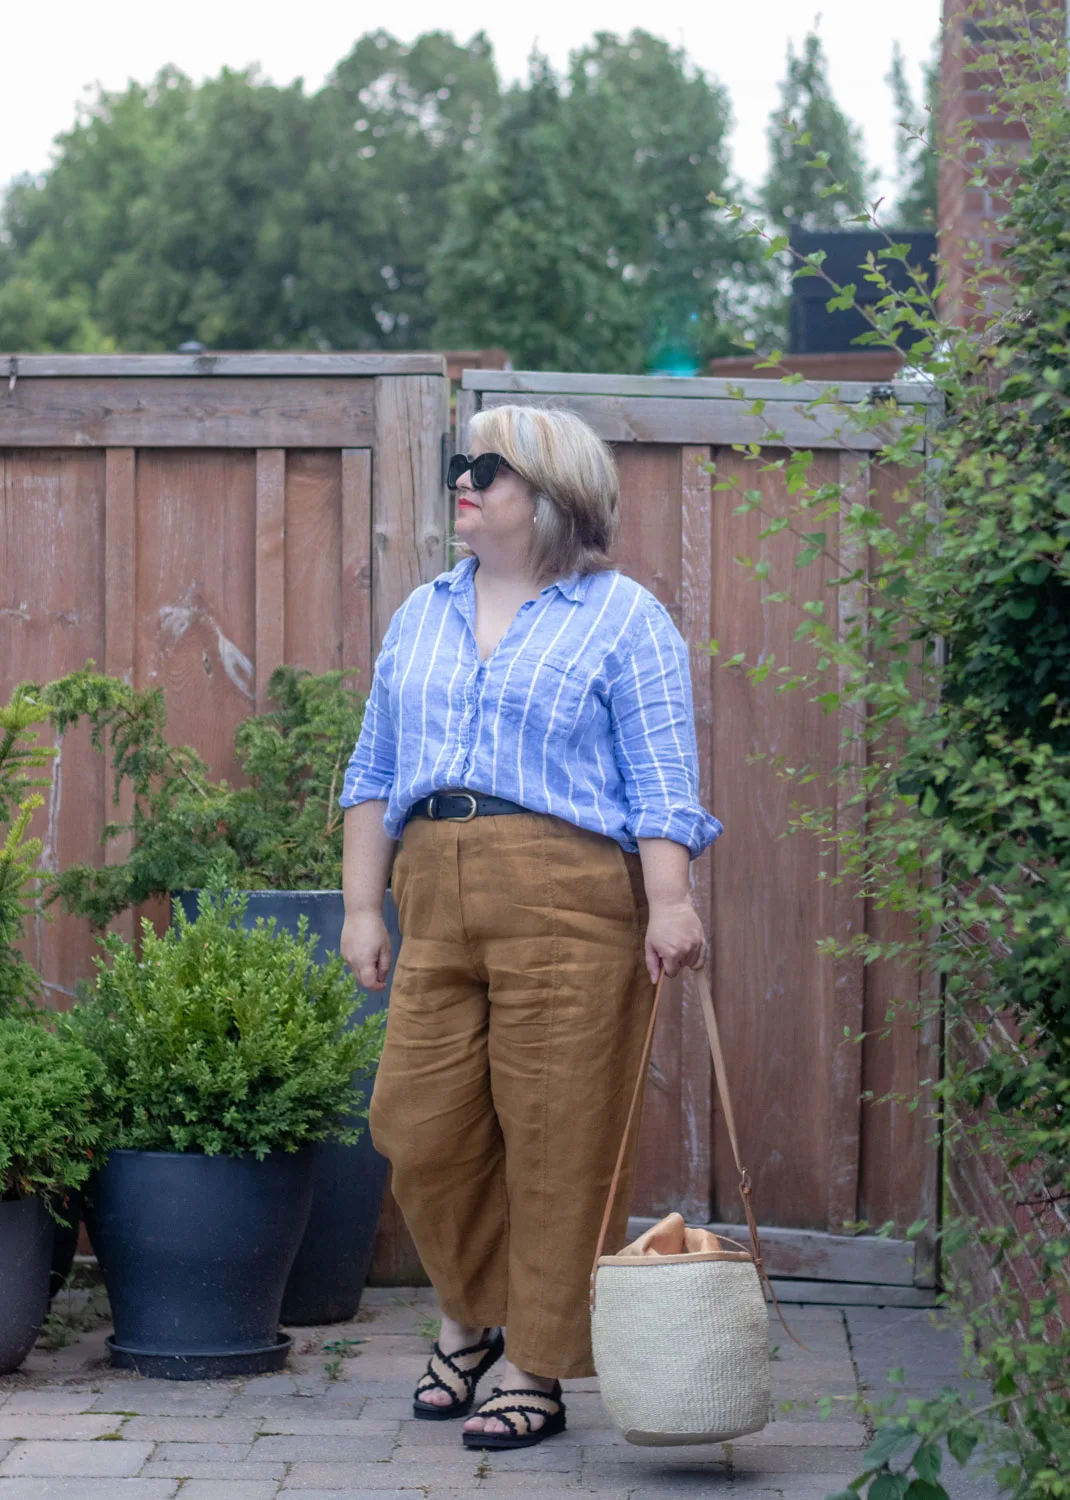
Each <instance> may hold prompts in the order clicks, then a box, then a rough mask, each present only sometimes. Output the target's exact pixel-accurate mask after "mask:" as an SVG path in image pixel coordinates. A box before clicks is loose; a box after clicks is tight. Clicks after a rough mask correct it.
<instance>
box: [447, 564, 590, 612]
mask: <svg viewBox="0 0 1070 1500" xmlns="http://www.w3.org/2000/svg"><path fill="white" fill-rule="evenodd" d="M475 570H476V559H475V558H474V557H462V558H461V560H460V562H459V563H458V564H457V566H456V567H455V568H451V569H450V571H449V572H448V573H440V574H439V575H438V577H437V578H436V579H435V580H434V582H435V586H436V587H437V588H448V589H449V591H450V593H451V594H461V593H464V592H465V591H466V590H467V589H468V588H469V587H470V585H471V582H472V575H473V574H474V573H475ZM590 584H591V580H590V575H589V574H582V573H568V574H566V576H565V577H564V578H558V579H556V580H555V581H554V582H553V583H550V584H547V586H546V588H544V589H543V590H542V593H544V594H545V593H547V592H548V591H549V590H550V589H557V591H558V593H559V594H561V595H563V596H564V598H566V599H567V600H568V601H569V603H570V604H582V603H583V602H584V600H585V599H586V598H587V590H588V589H589V588H590Z"/></svg>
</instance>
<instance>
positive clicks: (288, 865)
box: [36, 664, 365, 927]
mask: <svg viewBox="0 0 1070 1500" xmlns="http://www.w3.org/2000/svg"><path fill="white" fill-rule="evenodd" d="M90 665H91V664H90ZM345 679H346V674H345V673H344V672H325V673H322V674H321V675H319V676H316V675H314V674H313V673H311V672H306V671H303V670H301V669H299V668H296V667H279V668H278V669H277V670H276V671H275V672H274V673H273V674H272V677H271V681H270V683H269V686H268V691H269V695H270V697H271V700H272V702H273V703H274V704H275V705H276V706H275V707H274V708H273V709H272V710H271V711H270V712H268V713H264V714H254V715H251V716H250V717H249V718H248V719H245V720H243V721H242V723H241V724H239V725H238V729H237V732H236V734H235V751H236V754H237V759H238V763H239V765H240V766H241V769H242V772H243V775H244V777H245V780H246V784H245V785H244V786H240V787H234V786H231V785H229V783H227V782H226V781H218V782H217V781H213V780H212V779H211V776H210V775H209V772H208V767H207V766H206V765H205V763H204V762H203V761H202V760H201V758H200V756H198V755H197V753H196V751H194V750H192V749H190V748H189V746H186V745H173V744H171V743H170V741H169V740H168V738H167V710H166V707H165V705H164V699H163V694H162V692H160V691H159V690H158V689H155V690H149V691H146V692H140V691H138V690H137V689H136V688H132V687H130V686H129V685H128V684H127V683H125V682H122V681H121V680H120V679H119V678H115V677H105V676H102V675H101V674H99V673H97V672H94V671H92V670H90V668H87V669H86V670H85V671H82V672H73V673H71V674H70V676H68V677H63V678H60V679H59V680H58V681H56V682H51V683H48V684H47V685H45V686H43V687H40V688H38V689H37V690H36V691H37V692H39V693H40V696H41V699H42V701H43V702H44V703H45V704H46V705H47V706H48V709H49V711H50V713H51V715H52V718H53V722H54V723H55V726H56V728H57V730H58V731H59V732H60V733H64V732H65V731H66V730H67V729H69V728H70V727H71V726H72V725H74V724H76V723H77V722H79V721H80V720H84V721H85V722H86V723H88V724H89V727H90V733H91V737H92V742H93V744H94V746H95V747H96V748H97V749H98V750H99V751H101V753H104V754H108V755H109V757H110V760H111V764H112V773H113V779H114V801H115V804H116V805H118V802H119V791H120V788H121V786H123V785H124V784H126V785H128V786H129V787H130V788H131V790H132V791H133V794H134V811H133V816H132V818H131V821H130V822H129V823H111V824H109V825H108V826H107V827H106V828H105V830H104V835H103V838H104V842H105V843H109V842H111V841H113V840H114V839H115V838H117V837H119V836H120V835H124V834H127V833H131V834H132V835H133V847H132V849H131V851H130V853H129V855H127V856H126V857H125V858H124V859H122V860H117V861H114V862H112V863H110V864H107V865H105V866H103V867H102V868H94V867H93V866H91V865H73V866H71V868H70V869H67V870H64V871H63V872H62V873H61V874H60V875H59V876H58V878H57V880H56V882H55V886H54V890H53V896H54V898H56V897H58V898H59V899H60V900H61V901H62V903H63V906H64V908H65V910H67V911H70V912H74V913H75V914H76V915H78V916H83V917H88V918H89V919H90V921H91V922H93V923H94V924H95V925H97V926H99V927H103V926H105V925H106V924H107V923H108V922H110V921H111V920H112V918H113V917H115V916H117V915H118V914H119V912H122V911H125V910H127V909H128V908H130V907H132V906H136V905H138V904H139V903H140V902H142V901H146V900H148V899H149V898H150V897H152V896H159V895H166V894H169V893H170V892H172V891H180V890H192V889H196V888H199V887H201V886H203V885H205V884H207V883H208V882H209V880H210V879H212V878H215V879H222V880H223V881H224V882H225V883H226V884H227V885H230V886H232V887H235V888H238V889H245V890H264V889H269V890H337V889H339V888H340V887H341V884H342V809H341V808H340V807H339V805H338V794H339V792H340V791H341V789H342V778H343V776H344V773H345V767H346V763H347V762H348V760H349V757H350V755H351V754H352V751H353V746H354V744H355V743H356V740H357V736H358V734H359V733H360V726H361V722H362V720H363V717H364V702H365V700H364V698H363V697H362V695H361V694H359V693H357V692H354V691H353V690H352V689H351V688H347V687H346V686H345Z"/></svg>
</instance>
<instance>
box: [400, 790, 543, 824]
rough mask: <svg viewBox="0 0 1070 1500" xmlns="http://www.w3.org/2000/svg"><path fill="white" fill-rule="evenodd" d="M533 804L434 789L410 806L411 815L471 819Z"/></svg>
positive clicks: (521, 810)
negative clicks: (428, 795) (525, 804)
mask: <svg viewBox="0 0 1070 1500" xmlns="http://www.w3.org/2000/svg"><path fill="white" fill-rule="evenodd" d="M530 811H531V808H530V807H521V806H520V803H519V802H507V801H506V800H505V798H504V797H488V796H486V795H484V793H483V792H433V793H432V794H431V796H430V797H423V798H421V800H420V801H419V802H414V803H413V805H412V806H411V807H410V808H409V817H410V818H430V819H431V821H432V823H440V822H441V823H470V822H471V821H472V819H473V818H486V817H491V818H495V817H498V816H499V815H500V814H502V813H526V812H530Z"/></svg>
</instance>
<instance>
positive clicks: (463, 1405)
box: [412, 1328, 505, 1422]
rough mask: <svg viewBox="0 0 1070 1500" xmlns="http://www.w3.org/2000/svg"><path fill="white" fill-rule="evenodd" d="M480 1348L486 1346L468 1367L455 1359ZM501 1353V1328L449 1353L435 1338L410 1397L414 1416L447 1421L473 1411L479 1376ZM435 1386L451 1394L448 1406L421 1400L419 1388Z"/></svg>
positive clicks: (502, 1345) (503, 1343)
mask: <svg viewBox="0 0 1070 1500" xmlns="http://www.w3.org/2000/svg"><path fill="white" fill-rule="evenodd" d="M485 1332H486V1333H489V1332H490V1330H489V1329H486V1330H485ZM480 1349H485V1350H486V1353H485V1354H484V1355H483V1358H482V1359H480V1360H479V1361H477V1363H476V1364H474V1365H472V1366H471V1367H470V1368H469V1369H465V1368H463V1367H462V1366H461V1365H460V1364H458V1360H461V1359H463V1358H464V1356H465V1355H466V1354H477V1353H478V1352H479V1350H480ZM504 1352H505V1340H504V1339H503V1338H502V1331H501V1329H500V1328H499V1329H497V1330H496V1332H495V1334H494V1337H493V1338H482V1339H480V1341H479V1343H478V1344H469V1345H468V1347H467V1349H456V1350H454V1352H453V1353H452V1354H443V1352H442V1350H441V1349H440V1348H439V1346H438V1341H437V1340H436V1342H435V1345H434V1348H433V1349H432V1350H431V1358H430V1359H429V1360H428V1361H427V1369H426V1370H425V1372H424V1374H423V1375H422V1376H421V1377H420V1381H419V1384H418V1385H417V1387H416V1392H415V1394H414V1396H413V1402H412V1414H413V1416H414V1417H419V1418H420V1419H421V1421H424V1422H448V1421H450V1420H451V1419H452V1418H454V1417H466V1416H467V1415H468V1413H469V1412H470V1411H471V1410H472V1398H473V1397H474V1396H475V1393H476V1386H477V1384H478V1383H479V1380H480V1378H481V1376H483V1375H485V1374H486V1372H487V1371H488V1370H489V1369H490V1367H491V1365H493V1364H495V1363H496V1362H497V1361H498V1360H499V1359H501V1357H502V1354H503V1353H504ZM436 1387H437V1388H438V1389H439V1390H440V1391H445V1392H446V1395H447V1396H449V1397H451V1400H450V1403H449V1405H448V1406H433V1405H432V1404H431V1402H430V1401H421V1400H420V1392H421V1391H432V1390H434V1389H435V1388H436ZM462 1392H463V1394H462Z"/></svg>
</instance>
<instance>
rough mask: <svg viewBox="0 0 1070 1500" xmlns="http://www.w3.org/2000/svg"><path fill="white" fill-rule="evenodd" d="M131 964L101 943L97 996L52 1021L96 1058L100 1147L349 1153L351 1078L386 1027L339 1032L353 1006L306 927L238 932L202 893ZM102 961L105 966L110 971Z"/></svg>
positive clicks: (377, 1024)
mask: <svg viewBox="0 0 1070 1500" xmlns="http://www.w3.org/2000/svg"><path fill="white" fill-rule="evenodd" d="M200 900H201V904H200V910H199V913H198V916H197V920H196V921H194V922H191V921H189V920H188V919H187V918H186V916H185V915H184V913H183V912H182V910H181V908H178V907H176V910H175V919H174V924H173V925H172V926H171V927H170V928H169V929H168V930H167V932H166V933H165V934H164V935H163V937H157V935H156V933H155V931H154V930H153V928H152V925H151V923H149V922H144V923H143V924H142V932H141V955H140V957H139V956H138V954H137V952H136V951H135V950H134V948H133V947H132V946H131V945H130V944H129V943H126V942H124V941H123V940H122V939H121V938H119V937H116V936H111V937H108V938H105V939H102V947H103V949H104V953H105V955H106V957H105V956H101V957H100V958H98V959H97V960H96V963H97V971H98V972H97V979H96V985H95V988H94V989H93V990H91V991H89V992H88V993H87V994H85V995H84V996H83V998H82V1000H81V1002H80V1003H79V1004H78V1005H76V1006H75V1007H74V1009H73V1011H72V1012H71V1013H70V1016H69V1017H68V1018H65V1019H64V1021H63V1022H62V1024H63V1026H64V1029H65V1031H66V1033H67V1034H68V1035H70V1036H72V1037H75V1038H77V1039H78V1041H79V1042H80V1043H82V1044H84V1046H85V1047H87V1048H88V1049H89V1050H90V1051H91V1052H92V1053H93V1054H94V1055H95V1056H96V1057H97V1058H98V1059H99V1060H100V1064H101V1076H100V1078H99V1081H98V1083H97V1086H96V1088H95V1091H94V1100H95V1107H96V1110H97V1111H98V1113H99V1116H100V1119H101V1121H102V1134H103V1140H104V1142H105V1144H106V1146H107V1147H108V1149H122V1150H132V1151H203V1152H204V1153H206V1154H207V1155H210V1156H214V1155H218V1154H224V1155H228V1156H243V1155H247V1154H252V1155H253V1156H256V1157H257V1158H258V1159H259V1158H262V1157H264V1156H266V1155H267V1154H268V1152H270V1151H296V1150H297V1149H298V1148H299V1147H301V1146H303V1145H305V1144H306V1143H307V1142H310V1141H318V1140H324V1139H326V1138H327V1137H335V1138H337V1139H338V1140H342V1141H353V1140H355V1139H356V1137H357V1131H356V1129H354V1128H353V1127H352V1126H350V1125H347V1124H345V1123H344V1122H345V1120H346V1117H347V1116H351V1115H352V1114H353V1113H354V1111H355V1110H356V1109H357V1108H358V1106H359V1105H360V1102H361V1101H360V1097H359V1094H358V1093H357V1091H356V1090H355V1088H354V1085H353V1081H352V1080H353V1075H354V1074H357V1075H360V1074H364V1073H367V1072H368V1071H369V1070H370V1069H372V1068H373V1067H374V1065H375V1063H376V1061H377V1060H378V1056H379V1050H380V1046H381V1037H382V1025H383V1017H382V1016H373V1017H371V1018H369V1019H368V1020H365V1021H362V1022H360V1023H358V1024H356V1025H354V1026H351V1027H350V1028H349V1029H347V1023H349V1021H350V1019H351V1017H352V1015H353V1012H354V1009H355V1007H356V1003H357V1000H356V995H355V992H354V987H353V980H352V977H351V976H350V974H349V972H348V970H347V969H346V967H345V965H344V963H343V962H342V959H341V958H340V957H335V958H333V959H331V960H330V961H329V962H327V963H324V964H320V963H317V961H316V958H315V949H316V944H315V939H313V938H311V937H309V935H308V931H307V924H306V923H305V922H304V921H302V923H301V928H300V932H299V934H298V935H297V936H296V937H295V936H292V935H291V934H289V933H287V932H283V931H278V930H276V927H275V923H274V922H273V921H269V922H263V921H262V920H261V921H258V922H257V924H256V926H255V927H254V928H251V929H246V928H243V927H242V926H241V925H240V923H241V919H242V914H243V912H244V909H245V898H244V897H243V896H241V895H238V894H234V893H231V894H229V895H228V894H226V893H223V892H220V891H215V892H212V891H202V893H201V898H200ZM109 960H110V962H109Z"/></svg>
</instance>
